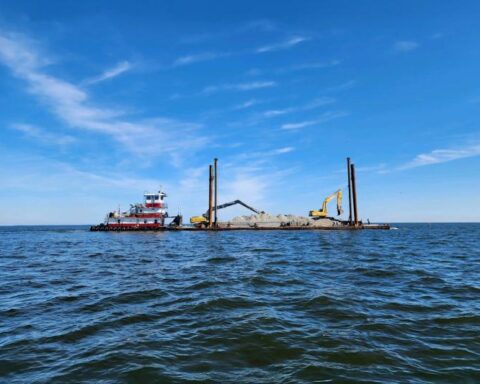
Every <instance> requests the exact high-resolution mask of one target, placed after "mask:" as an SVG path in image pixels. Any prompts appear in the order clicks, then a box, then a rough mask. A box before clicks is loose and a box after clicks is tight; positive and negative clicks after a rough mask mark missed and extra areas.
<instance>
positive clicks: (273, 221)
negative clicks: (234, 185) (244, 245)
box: [226, 213, 338, 227]
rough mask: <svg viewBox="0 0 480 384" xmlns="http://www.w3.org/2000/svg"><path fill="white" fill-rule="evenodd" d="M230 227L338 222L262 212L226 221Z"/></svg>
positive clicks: (308, 224)
mask: <svg viewBox="0 0 480 384" xmlns="http://www.w3.org/2000/svg"><path fill="white" fill-rule="evenodd" d="M226 224H227V225H228V226H230V227H255V226H258V227H282V226H292V227H303V226H312V227H332V226H334V225H337V224H338V222H337V221H335V220H331V219H319V220H313V219H310V218H308V217H304V216H295V215H270V214H268V213H260V214H257V215H249V216H237V217H234V218H233V219H231V220H230V221H228V222H227V223H226Z"/></svg>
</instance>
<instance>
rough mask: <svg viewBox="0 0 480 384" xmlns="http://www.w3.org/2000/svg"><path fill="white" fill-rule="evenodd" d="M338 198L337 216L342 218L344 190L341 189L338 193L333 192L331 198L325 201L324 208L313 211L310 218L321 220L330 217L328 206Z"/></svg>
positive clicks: (328, 197)
mask: <svg viewBox="0 0 480 384" xmlns="http://www.w3.org/2000/svg"><path fill="white" fill-rule="evenodd" d="M335 197H336V198H337V214H338V215H339V216H340V215H341V214H342V213H343V209H342V190H341V189H339V190H338V191H335V192H333V193H332V194H330V195H329V196H327V197H326V198H325V200H323V204H322V208H320V209H318V210H315V209H314V210H312V211H310V213H309V216H310V217H312V218H314V219H320V218H324V217H327V216H328V211H327V205H328V203H329V202H330V201H331V200H332V199H333V198H335Z"/></svg>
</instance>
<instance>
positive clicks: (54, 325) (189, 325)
mask: <svg viewBox="0 0 480 384" xmlns="http://www.w3.org/2000/svg"><path fill="white" fill-rule="evenodd" d="M396 227H397V228H398V230H396V231H371V232H352V233H348V232H323V233H322V232H307V231H302V232H284V231H279V232H239V233H234V232H232V233H217V234H206V233H158V234H156V233H121V234H117V233H89V232H88V231H86V230H85V228H83V227H3V228H0V382H8V383H25V382H28V383H83V382H95V383H97V382H98V383H141V382H159V383H184V382H185V383H188V382H192V383H193V382H202V383H237V382H245V383H271V382H278V383H310V382H317V383H334V382H335V383H336V382H349V383H350V382H356V383H385V382H389V383H405V382H412V383H413V382H415V383H430V382H440V381H441V382H462V383H474V382H478V377H480V368H479V365H478V362H479V361H480V336H479V335H480V315H479V313H480V301H479V300H478V294H479V292H480V286H479V284H478V281H479V280H480V279H479V278H480V273H479V271H480V251H479V249H478V243H477V240H476V239H478V238H480V225H476V224H471V225H462V224H442V225H441V224H438V225H421V224H408V225H405V224H402V225H400V224H399V225H397V226H396Z"/></svg>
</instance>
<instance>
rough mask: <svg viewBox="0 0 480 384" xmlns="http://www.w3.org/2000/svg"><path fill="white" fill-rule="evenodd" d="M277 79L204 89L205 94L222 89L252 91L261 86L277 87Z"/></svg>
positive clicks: (211, 86) (212, 86) (213, 86)
mask: <svg viewBox="0 0 480 384" xmlns="http://www.w3.org/2000/svg"><path fill="white" fill-rule="evenodd" d="M276 86H277V83H276V82H275V81H253V82H249V83H237V84H221V85H210V86H208V87H205V88H204V89H203V90H202V93H203V94H210V93H215V92H220V91H251V90H254V89H260V88H271V87H276Z"/></svg>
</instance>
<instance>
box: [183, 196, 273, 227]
mask: <svg viewBox="0 0 480 384" xmlns="http://www.w3.org/2000/svg"><path fill="white" fill-rule="evenodd" d="M235 204H239V205H242V206H244V207H245V208H247V209H248V210H250V211H252V212H255V213H257V214H260V213H265V212H264V211H258V210H257V209H255V208H253V207H251V206H250V205H248V204H245V203H244V202H243V201H241V200H234V201H230V202H228V203H224V204H220V205H218V206H217V210H218V209H223V208H227V207H231V206H232V205H235ZM212 211H213V212H215V207H213V209H212ZM207 222H208V211H207V212H205V213H204V214H203V215H202V216H193V217H191V218H190V223H192V224H204V223H207Z"/></svg>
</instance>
